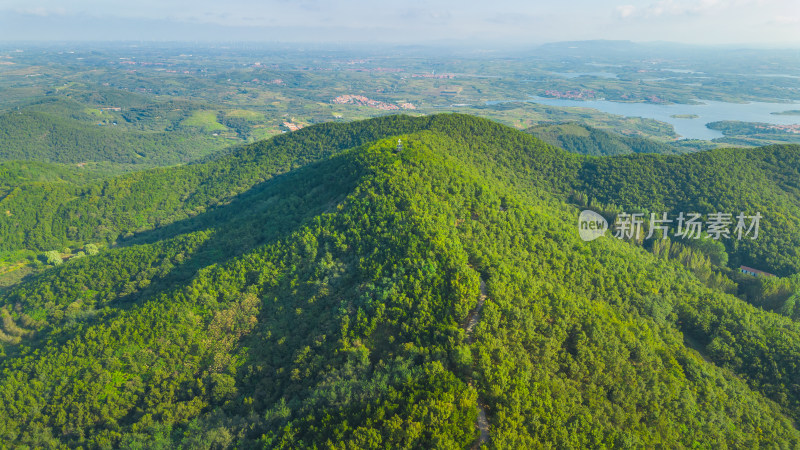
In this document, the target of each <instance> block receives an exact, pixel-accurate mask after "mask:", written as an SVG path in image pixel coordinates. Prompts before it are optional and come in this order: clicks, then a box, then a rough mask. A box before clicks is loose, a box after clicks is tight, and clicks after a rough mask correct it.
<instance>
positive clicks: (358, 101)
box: [331, 94, 416, 111]
mask: <svg viewBox="0 0 800 450" xmlns="http://www.w3.org/2000/svg"><path fill="white" fill-rule="evenodd" d="M331 103H334V104H337V105H358V106H369V107H370V108H375V109H381V110H384V111H393V110H397V109H416V106H414V105H413V104H411V103H401V104H400V105H395V104H394V103H387V102H382V101H380V100H373V99H371V98H369V97H365V96H363V95H351V94H347V95H340V96H338V97H336V98H334V99H333V100H331Z"/></svg>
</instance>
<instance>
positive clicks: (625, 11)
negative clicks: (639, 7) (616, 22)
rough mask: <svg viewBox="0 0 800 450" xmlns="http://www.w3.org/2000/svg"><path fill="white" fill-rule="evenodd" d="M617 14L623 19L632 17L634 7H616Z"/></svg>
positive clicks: (634, 11)
mask: <svg viewBox="0 0 800 450" xmlns="http://www.w3.org/2000/svg"><path fill="white" fill-rule="evenodd" d="M617 13H618V14H619V16H620V17H622V18H623V19H625V18H628V17H632V16H633V15H634V14H635V13H636V7H635V6H633V5H619V6H617Z"/></svg>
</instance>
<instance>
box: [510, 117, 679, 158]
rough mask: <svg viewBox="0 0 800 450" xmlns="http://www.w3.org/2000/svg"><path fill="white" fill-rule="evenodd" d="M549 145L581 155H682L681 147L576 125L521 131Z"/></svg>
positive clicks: (537, 126) (548, 126)
mask: <svg viewBox="0 0 800 450" xmlns="http://www.w3.org/2000/svg"><path fill="white" fill-rule="evenodd" d="M525 131H526V132H528V133H530V134H532V135H534V136H536V137H537V138H539V139H541V140H543V141H545V142H547V143H548V144H550V145H555V146H556V147H561V148H563V149H564V150H567V151H570V152H573V153H580V154H582V155H593V156H612V155H627V154H630V153H660V154H665V155H670V154H678V153H685V151H683V150H682V149H681V148H678V147H673V146H672V145H669V144H665V143H662V142H657V141H654V140H652V139H646V138H641V137H631V136H622V135H618V134H614V133H610V132H608V131H604V130H600V129H597V128H592V127H589V126H585V125H580V124H577V123H558V124H543V125H536V126H533V127H530V128H528V129H527V130H525Z"/></svg>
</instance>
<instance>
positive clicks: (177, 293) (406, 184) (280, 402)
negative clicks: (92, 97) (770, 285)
mask: <svg viewBox="0 0 800 450" xmlns="http://www.w3.org/2000/svg"><path fill="white" fill-rule="evenodd" d="M398 139H402V142H403V150H402V151H401V152H399V153H398V152H396V146H397V140H398ZM798 153H800V150H799V149H798V148H797V147H792V146H787V147H774V148H764V149H758V150H724V151H712V152H707V153H698V154H693V155H689V156H659V155H631V156H624V157H615V158H594V157H586V156H581V155H575V154H570V153H567V152H564V151H562V150H560V149H558V148H555V147H552V146H550V145H547V144H545V143H543V142H542V141H540V140H538V139H536V138H534V137H532V136H530V135H527V134H525V133H522V132H519V131H516V130H513V129H510V128H507V127H504V126H502V125H499V124H496V123H493V122H490V121H487V120H483V119H478V118H474V117H470V116H463V115H437V116H431V117H424V118H409V117H405V116H390V117H384V118H380V119H373V120H369V121H364V122H356V123H348V124H324V125H318V126H313V127H309V128H306V129H304V130H301V131H299V132H294V133H288V134H285V135H281V136H279V137H276V138H273V139H270V140H268V141H264V142H259V143H256V144H252V145H249V146H245V147H242V148H238V149H235V150H233V151H231V152H229V153H227V154H225V155H223V156H220V157H218V158H216V159H214V160H210V161H207V162H204V163H202V164H191V165H186V166H181V167H175V168H165V169H154V170H150V171H145V172H138V173H134V174H127V175H123V176H119V177H115V178H111V179H104V180H102V181H88V182H87V183H86V184H84V183H76V182H58V183H28V184H25V185H22V186H21V187H19V188H18V189H15V190H13V191H12V192H11V193H9V194H8V195H7V196H6V197H5V198H4V199H3V200H2V201H0V210H8V211H9V212H10V214H0V236H2V240H0V245H2V246H3V249H4V250H19V249H36V250H41V251H44V250H50V249H53V248H60V247H62V246H64V245H71V246H73V247H81V246H86V244H88V243H99V244H102V245H101V247H104V248H103V249H102V250H101V251H99V252H96V251H91V252H90V251H88V249H87V251H86V254H85V255H81V256H80V257H73V258H71V259H70V260H69V261H66V262H64V263H61V264H58V265H57V266H56V267H52V268H49V269H47V270H45V271H44V272H42V273H40V274H38V275H36V276H33V277H30V278H28V279H25V280H24V281H22V282H21V283H18V284H16V285H15V286H12V287H10V288H7V289H5V290H2V291H0V305H1V307H0V314H2V330H1V331H2V334H0V342H1V343H2V356H0V374H2V375H0V424H2V425H0V440H2V441H3V442H7V443H9V445H11V446H31V447H38V446H45V447H59V446H64V447H75V446H84V447H92V448H93V447H104V448H117V447H126V448H131V447H136V448H179V447H183V448H198V447H201V448H204V447H218V448H224V447H240V448H253V447H267V448H307V447H317V448H322V447H324V448H342V449H344V448H466V447H470V446H471V445H473V443H476V442H482V445H485V446H487V447H489V448H535V447H537V446H550V447H556V448H602V447H626V448H627V447H639V448H654V447H665V448H681V447H697V448H717V447H719V446H727V447H730V448H754V447H778V448H794V447H797V446H800V432H799V431H798V429H797V427H796V421H797V419H798V417H800V324H798V322H795V321H793V320H792V318H791V317H786V316H785V315H780V314H777V313H773V312H769V311H766V310H764V309H760V308H758V307H754V306H752V305H750V304H748V303H746V302H745V301H743V300H741V299H739V298H737V297H735V296H733V295H730V294H728V293H726V292H725V290H724V289H720V288H717V287H715V286H713V285H711V284H710V283H708V282H707V280H705V279H703V278H702V277H700V276H699V275H698V272H697V271H696V270H693V268H692V267H687V266H686V265H685V264H684V263H683V262H682V261H679V260H675V259H673V258H670V257H667V256H665V255H664V254H663V252H662V253H659V252H658V251H656V250H653V249H649V248H648V247H647V246H643V245H642V243H637V242H627V241H622V240H617V239H613V238H610V237H606V238H600V239H597V240H595V241H592V242H584V241H582V240H581V239H580V238H579V237H578V233H577V230H576V222H577V213H578V211H579V208H580V207H583V206H584V205H586V204H592V205H593V206H594V207H595V208H596V209H597V210H598V211H601V212H602V213H604V214H606V213H611V212H614V211H618V210H620V209H630V210H633V209H638V210H642V211H644V210H648V211H654V212H656V211H657V212H661V211H662V209H663V210H665V211H667V210H668V211H677V210H680V209H682V208H694V210H696V211H699V212H703V213H707V212H709V211H713V210H717V209H718V210H728V209H731V208H739V209H742V210H743V211H748V212H750V211H751V210H753V209H758V210H760V211H761V212H762V214H763V215H764V219H763V221H764V229H763V239H761V238H760V239H759V240H756V241H751V242H748V243H739V244H729V247H727V248H726V249H725V250H723V251H726V252H729V253H730V259H731V261H734V262H735V261H739V260H741V261H751V260H755V259H756V258H757V259H758V262H759V263H761V266H760V267H764V268H768V269H771V270H775V271H781V272H782V273H787V274H788V273H797V272H798V270H797V269H798V267H797V264H800V263H798V262H797V259H798V258H797V251H798V248H799V247H800V243H798V242H797V241H796V240H795V239H797V238H796V236H797V233H796V231H797V229H796V228H797V226H798V225H797V224H798V221H797V220H796V219H797V218H798V217H800V215H798V213H797V209H798V201H797V200H798V199H797V189H798V183H800V173H798V172H797V170H798V167H800V165H792V164H793V163H795V162H796V159H797V158H798ZM723 175H724V176H723ZM742 180H746V181H747V182H746V183H742ZM737 183H738V184H737ZM732 212H733V211H732ZM735 212H739V211H738V210H737V211H735ZM667 253H668V252H667ZM748 255H749V256H748ZM737 258H738V259H737ZM746 258H751V259H746ZM716 262H717V263H720V261H716ZM716 269H718V270H723V269H724V267H719V266H718V267H716ZM479 305H481V307H480V308H479V307H478V306H479ZM471 318H476V319H477V320H476V321H474V322H473V323H477V325H474V327H468V326H467V323H468V322H470V321H471ZM483 414H485V416H486V417H487V419H488V423H489V428H488V435H487V436H484V438H485V440H482V437H481V434H480V433H479V431H478V428H476V423H477V422H479V416H481V415H483Z"/></svg>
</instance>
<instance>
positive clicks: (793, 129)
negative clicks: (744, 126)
mask: <svg viewBox="0 0 800 450" xmlns="http://www.w3.org/2000/svg"><path fill="white" fill-rule="evenodd" d="M756 128H758V129H759V130H771V131H780V132H782V133H793V134H800V124H797V123H795V124H791V125H768V126H764V125H758V126H756Z"/></svg>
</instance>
